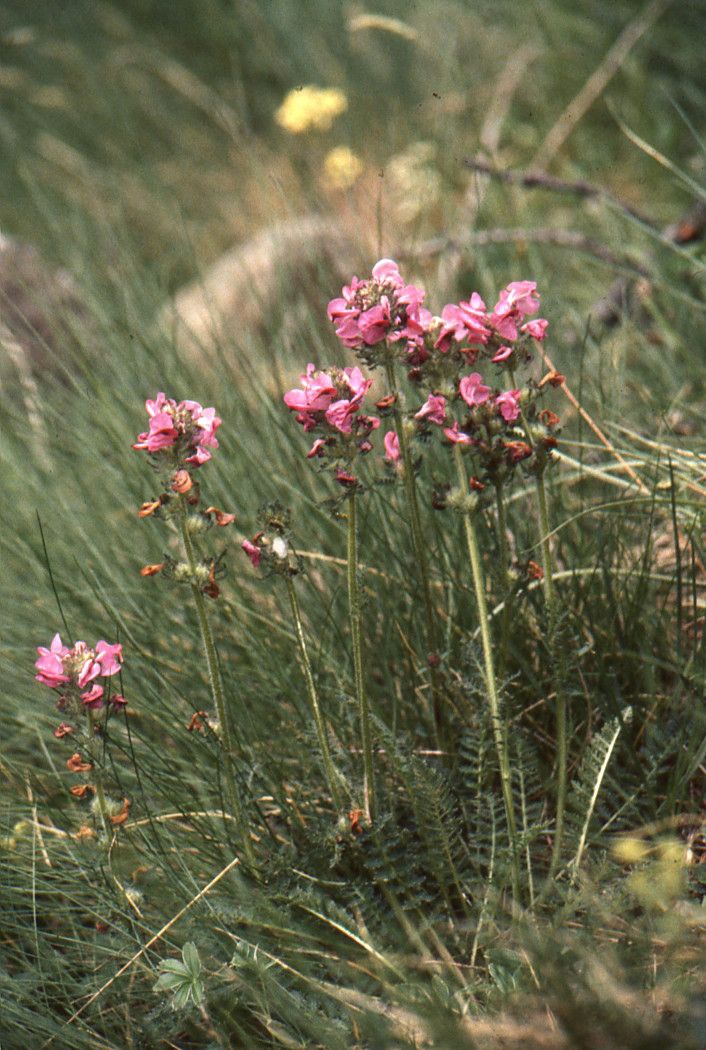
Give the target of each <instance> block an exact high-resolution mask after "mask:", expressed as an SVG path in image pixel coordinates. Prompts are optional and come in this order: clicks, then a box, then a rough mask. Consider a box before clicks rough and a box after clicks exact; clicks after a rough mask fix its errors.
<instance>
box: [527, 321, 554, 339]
mask: <svg viewBox="0 0 706 1050" xmlns="http://www.w3.org/2000/svg"><path fill="white" fill-rule="evenodd" d="M548 327H549V321H545V320H544V318H543V317H536V318H535V319H534V320H533V321H528V322H527V323H526V324H523V325H522V328H520V331H521V332H526V333H527V335H531V336H532V338H533V339H539V340H541V339H544V335H545V333H546V331H547V328H548Z"/></svg>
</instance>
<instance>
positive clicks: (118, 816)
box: [110, 798, 130, 826]
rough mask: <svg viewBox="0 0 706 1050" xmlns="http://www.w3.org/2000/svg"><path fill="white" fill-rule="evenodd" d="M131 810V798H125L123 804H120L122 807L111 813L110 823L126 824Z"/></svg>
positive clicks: (115, 824)
mask: <svg viewBox="0 0 706 1050" xmlns="http://www.w3.org/2000/svg"><path fill="white" fill-rule="evenodd" d="M129 812H130V799H129V798H124V799H123V801H122V805H121V806H120V809H119V810H118V812H117V813H113V814H111V816H110V823H111V824H113V825H114V826H117V825H119V824H124V823H125V821H126V820H127V818H128V813H129Z"/></svg>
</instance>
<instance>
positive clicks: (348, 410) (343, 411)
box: [326, 398, 358, 434]
mask: <svg viewBox="0 0 706 1050" xmlns="http://www.w3.org/2000/svg"><path fill="white" fill-rule="evenodd" d="M357 409H358V402H357V401H356V400H355V398H353V399H352V400H350V401H345V400H343V401H334V403H333V404H332V405H331V406H330V408H327V409H326V422H327V423H328V424H329V425H330V426H332V427H334V428H335V429H336V430H340V432H341V433H342V434H350V432H351V429H352V426H353V417H354V415H355V414H356V411H357Z"/></svg>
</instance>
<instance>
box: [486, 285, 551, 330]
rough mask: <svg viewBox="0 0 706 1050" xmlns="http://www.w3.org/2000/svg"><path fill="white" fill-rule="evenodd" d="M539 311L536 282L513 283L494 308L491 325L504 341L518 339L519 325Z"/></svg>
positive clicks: (501, 295)
mask: <svg viewBox="0 0 706 1050" xmlns="http://www.w3.org/2000/svg"><path fill="white" fill-rule="evenodd" d="M538 309H539V296H538V295H537V284H536V282H535V281H512V283H511V284H508V286H507V288H505V289H503V291H502V292H501V293H500V296H499V297H498V301H497V303H496V304H495V306H494V307H493V312H492V314H491V316H490V323H491V324H492V325H493V327H494V328H495V330H496V332H497V333H498V335H500V336H501V337H502V338H503V339H517V325H518V323H519V322H520V321H521V320H522V318H523V317H526V316H527V314H533V313H534V312H535V310H538Z"/></svg>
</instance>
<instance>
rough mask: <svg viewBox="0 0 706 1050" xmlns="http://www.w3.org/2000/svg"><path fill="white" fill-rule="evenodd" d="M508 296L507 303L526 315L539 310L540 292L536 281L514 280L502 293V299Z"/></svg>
mask: <svg viewBox="0 0 706 1050" xmlns="http://www.w3.org/2000/svg"><path fill="white" fill-rule="evenodd" d="M504 296H506V297H507V298H506V301H507V303H508V304H509V305H510V306H511V307H512V309H514V310H517V312H518V313H520V314H522V316H523V317H526V316H527V314H533V313H535V312H536V311H537V310H539V294H538V292H537V282H536V281H512V282H511V283H510V284H508V286H507V288H506V289H505V291H504V292H501V293H500V299H501V300H502V299H503V297H504Z"/></svg>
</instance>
